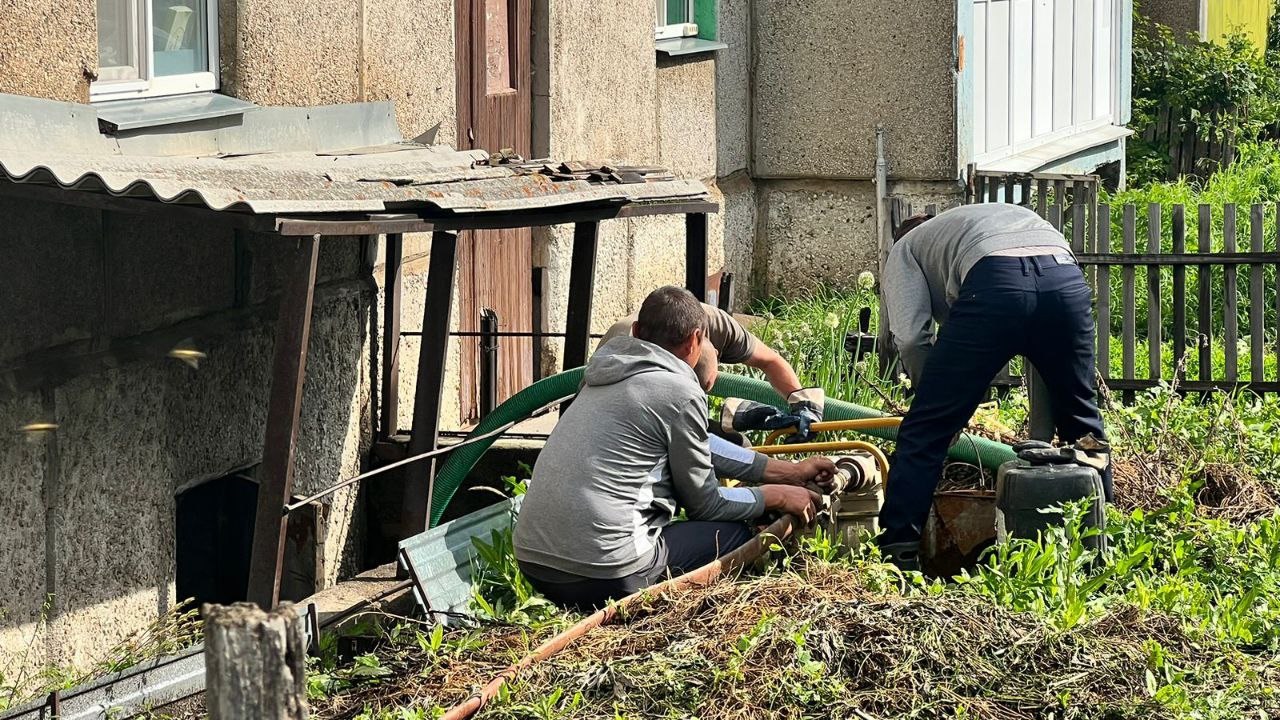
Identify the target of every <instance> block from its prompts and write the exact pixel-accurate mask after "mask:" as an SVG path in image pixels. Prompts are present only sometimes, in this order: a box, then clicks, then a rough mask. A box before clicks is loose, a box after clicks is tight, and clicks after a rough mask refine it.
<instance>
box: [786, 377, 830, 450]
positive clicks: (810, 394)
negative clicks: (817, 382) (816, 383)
mask: <svg viewBox="0 0 1280 720" xmlns="http://www.w3.org/2000/svg"><path fill="white" fill-rule="evenodd" d="M826 401H827V394H826V392H824V391H823V389H822V388H816V387H815V388H804V389H801V390H797V391H795V392H793V393H791V394H790V395H788V396H787V404H788V405H789V406H791V415H792V416H794V417H795V418H796V419H797V422H796V423H795V426H796V432H795V433H794V434H793V435H791V436H790V437H788V438H787V442H788V443H803V442H811V441H812V440H813V439H814V437H816V435H817V433H815V432H813V431H812V430H810V429H809V426H810V425H812V424H813V423H816V422H822V408H823V405H825V404H826Z"/></svg>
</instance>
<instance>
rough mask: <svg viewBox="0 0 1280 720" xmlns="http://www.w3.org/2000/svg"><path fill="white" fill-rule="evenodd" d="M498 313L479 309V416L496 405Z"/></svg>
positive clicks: (492, 409) (483, 416)
mask: <svg viewBox="0 0 1280 720" xmlns="http://www.w3.org/2000/svg"><path fill="white" fill-rule="evenodd" d="M497 335H498V313H496V312H494V311H493V310H491V309H489V308H484V309H482V310H481V311H480V418H479V419H481V420H483V419H485V417H487V416H488V415H489V413H491V412H493V411H494V409H495V408H496V407H498V337H497Z"/></svg>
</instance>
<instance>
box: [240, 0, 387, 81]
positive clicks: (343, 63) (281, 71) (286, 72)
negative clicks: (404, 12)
mask: <svg viewBox="0 0 1280 720" xmlns="http://www.w3.org/2000/svg"><path fill="white" fill-rule="evenodd" d="M361 5H362V3H355V2H349V0H312V1H311V2H308V3H305V4H292V3H280V2H272V1H271V0H223V2H221V3H219V5H218V14H219V38H218V39H219V58H218V61H219V65H220V66H221V82H222V91H223V92H225V93H226V94H228V95H231V96H233V97H237V98H240V99H242V100H247V101H249V102H252V103H259V104H262V105H299V106H300V105H329V104H336V103H344V102H353V101H356V100H358V99H359V98H360V90H361V74H362V64H363V55H364V53H363V43H364V35H365V33H364V24H363V22H362V18H361V15H360V8H361Z"/></svg>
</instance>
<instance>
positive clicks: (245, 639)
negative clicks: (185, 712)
mask: <svg viewBox="0 0 1280 720" xmlns="http://www.w3.org/2000/svg"><path fill="white" fill-rule="evenodd" d="M203 612H204V660H205V686H206V689H205V703H206V707H207V709H208V712H209V718H210V720H244V718H256V719H257V720H305V718H306V717H307V710H308V708H307V681H306V663H307V657H306V649H305V647H304V643H303V633H302V619H301V618H300V617H298V614H297V613H296V612H295V611H294V609H293V607H292V606H291V605H290V604H289V603H282V604H281V605H280V606H279V607H277V608H276V609H275V610H272V611H271V612H264V611H263V610H261V609H259V608H258V606H257V605H255V604H253V603H236V604H235V605H232V606H230V607H227V606H223V605H205V606H204V608H203Z"/></svg>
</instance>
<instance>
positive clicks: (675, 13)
mask: <svg viewBox="0 0 1280 720" xmlns="http://www.w3.org/2000/svg"><path fill="white" fill-rule="evenodd" d="M666 3H667V22H666V24H667V25H679V24H681V23H687V22H693V18H691V17H689V0H666Z"/></svg>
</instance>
